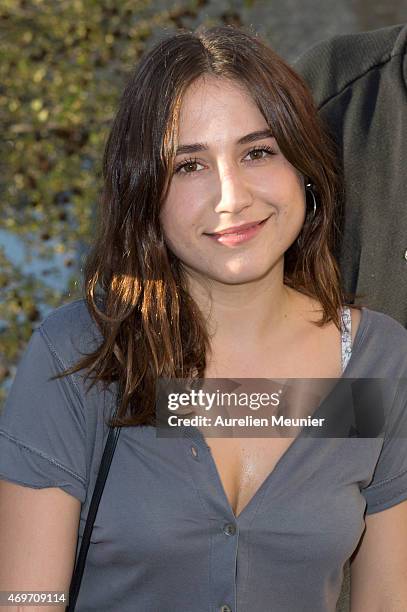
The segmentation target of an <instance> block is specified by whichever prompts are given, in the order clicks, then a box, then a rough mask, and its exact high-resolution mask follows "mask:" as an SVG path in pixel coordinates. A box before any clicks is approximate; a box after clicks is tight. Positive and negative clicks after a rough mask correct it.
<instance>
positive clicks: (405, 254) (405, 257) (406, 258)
mask: <svg viewBox="0 0 407 612" xmlns="http://www.w3.org/2000/svg"><path fill="white" fill-rule="evenodd" d="M404 259H405V260H406V261H407V249H406V250H405V251H404Z"/></svg>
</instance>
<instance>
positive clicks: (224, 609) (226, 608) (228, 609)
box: [219, 604, 232, 612]
mask: <svg viewBox="0 0 407 612" xmlns="http://www.w3.org/2000/svg"><path fill="white" fill-rule="evenodd" d="M219 612H232V608H231V607H230V606H228V605H227V604H223V606H221V607H220V608H219Z"/></svg>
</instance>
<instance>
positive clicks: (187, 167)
mask: <svg viewBox="0 0 407 612" xmlns="http://www.w3.org/2000/svg"><path fill="white" fill-rule="evenodd" d="M197 166H202V164H200V163H199V162H198V160H197V159H186V160H185V161H183V162H181V163H180V164H178V166H176V168H175V170H174V174H193V173H194V172H199V170H198V167H197ZM202 168H203V166H202Z"/></svg>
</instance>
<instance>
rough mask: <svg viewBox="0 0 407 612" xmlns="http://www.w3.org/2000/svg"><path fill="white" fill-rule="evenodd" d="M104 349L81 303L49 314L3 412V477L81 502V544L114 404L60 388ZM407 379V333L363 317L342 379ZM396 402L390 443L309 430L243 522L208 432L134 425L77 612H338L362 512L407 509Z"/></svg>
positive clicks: (122, 445) (112, 477)
mask: <svg viewBox="0 0 407 612" xmlns="http://www.w3.org/2000/svg"><path fill="white" fill-rule="evenodd" d="M98 339H99V340H100V336H99V337H98V332H97V329H96V326H95V325H94V324H93V322H92V320H91V318H90V316H89V313H88V311H87V309H86V305H85V303H84V301H82V300H77V301H75V302H71V303H70V304H67V305H64V306H62V307H60V308H58V309H56V310H55V311H53V312H52V313H51V314H50V315H48V316H47V317H46V318H45V320H44V321H43V322H42V323H41V325H40V326H39V327H38V328H37V330H36V331H35V332H34V334H33V336H32V338H31V340H30V343H29V345H28V347H27V349H26V352H25V354H24V356H23V358H22V360H21V362H20V364H19V367H18V371H17V376H16V379H15V381H14V383H13V386H12V389H11V391H10V394H9V397H8V399H7V402H6V406H5V410H4V413H3V415H2V416H1V418H0V477H1V478H4V479H7V480H10V481H13V482H17V483H19V484H22V485H25V486H29V487H35V488H42V487H60V488H62V489H64V490H65V491H67V492H68V493H69V494H71V495H74V496H75V497H77V498H78V499H79V500H80V501H81V502H82V510H81V520H80V529H79V541H80V538H81V537H82V534H83V529H84V525H85V521H86V516H87V511H88V508H89V503H90V498H91V494H92V491H93V487H94V484H95V480H96V475H97V471H98V468H99V464H100V460H101V455H102V452H103V446H104V443H105V441H106V437H107V433H108V429H107V426H106V424H105V422H104V416H107V414H108V413H110V411H111V410H112V408H113V406H114V400H115V395H114V393H113V392H112V390H111V389H108V390H106V391H103V390H102V389H101V387H100V386H96V387H93V388H92V389H91V390H90V391H89V392H88V394H86V393H85V386H84V381H83V375H82V373H79V374H75V375H72V376H69V377H65V378H62V379H59V380H55V381H48V378H49V377H50V376H51V375H52V374H55V373H57V372H58V371H60V370H61V368H63V367H67V366H68V365H71V364H73V363H74V362H76V361H77V359H78V357H79V353H78V350H81V351H82V352H83V351H87V352H89V350H90V349H91V348H94V346H91V345H92V344H93V342H94V341H98ZM338 350H339V349H338ZM406 376H407V331H406V330H405V329H404V328H403V327H402V326H401V325H400V324H398V323H396V322H395V321H393V320H392V319H390V318H389V317H387V316H386V315H382V314H379V313H376V312H374V311H371V310H368V309H364V310H363V311H362V318H361V322H360V325H359V328H358V331H357V336H356V339H355V343H354V346H353V352H352V356H351V359H350V361H349V363H348V366H347V368H346V370H345V373H344V377H350V378H358V377H366V378H369V377H371V378H373V377H382V378H386V377H388V378H394V379H398V378H401V377H406ZM88 384H89V383H87V385H86V387H87V386H88ZM391 403H392V416H393V420H392V425H391V430H390V429H388V430H387V431H386V435H385V437H384V438H383V437H377V438H365V439H361V438H327V439H323V438H311V437H307V436H303V435H299V436H298V437H297V438H296V439H295V440H294V441H293V442H292V444H291V446H290V447H289V448H288V450H287V451H286V452H285V453H284V454H283V455H282V457H281V458H280V460H279V461H278V463H277V465H276V466H275V468H274V469H273V471H272V472H271V473H270V474H269V475H268V477H267V478H266V479H265V481H264V482H263V483H262V485H261V486H260V488H259V489H258V490H257V492H256V493H255V495H254V496H253V497H252V499H251V500H250V502H249V503H248V504H247V505H246V507H245V508H244V509H243V510H242V512H241V513H240V514H239V515H238V516H235V515H234V513H233V511H232V508H231V506H230V504H229V502H228V499H227V497H226V494H225V491H224V489H223V487H222V483H221V481H220V478H219V474H218V471H217V468H216V465H215V462H214V459H213V457H212V455H211V452H210V448H209V446H208V444H207V440H205V438H204V437H203V435H202V434H201V432H200V431H199V430H198V429H196V428H188V427H185V428H183V429H182V435H180V436H179V437H172V438H165V437H157V435H156V430H155V428H153V427H150V426H142V427H127V428H124V429H123V430H122V432H121V435H120V438H119V441H118V445H117V448H116V451H115V455H114V457H113V461H112V465H111V469H110V473H109V476H108V479H107V482H106V486H105V490H104V492H103V496H102V499H101V502H100V506H99V511H98V514H97V517H96V521H95V525H94V529H93V532H92V537H91V544H90V549H89V553H88V558H87V562H86V567H85V572H84V576H83V581H82V585H81V589H80V592H79V597H78V602H77V608H76V609H77V610H78V611H79V612H91V611H95V612H116V611H117V612H119V611H120V612H134V611H136V612H219V611H223V612H225V611H228V612H264V611H267V612H269V611H273V612H300V611H303V612H309V611H310V610H312V611H313V612H334V610H335V606H336V602H337V599H338V596H339V593H340V588H341V583H342V575H343V566H344V564H345V562H346V560H347V559H348V558H349V557H350V555H351V554H352V552H353V551H354V550H355V548H356V546H357V544H358V542H359V539H360V537H361V535H362V532H363V529H364V526H365V523H364V515H365V511H366V512H367V513H373V512H380V511H381V510H384V509H385V508H389V507H390V506H392V505H395V504H397V503H399V502H401V501H402V500H404V499H407V439H406V438H405V437H402V435H400V432H401V431H403V432H404V435H405V430H406V421H407V414H406V404H407V385H406V384H404V385H403V384H399V385H397V389H396V388H395V389H394V397H393V398H392V399H391ZM397 435H399V437H397Z"/></svg>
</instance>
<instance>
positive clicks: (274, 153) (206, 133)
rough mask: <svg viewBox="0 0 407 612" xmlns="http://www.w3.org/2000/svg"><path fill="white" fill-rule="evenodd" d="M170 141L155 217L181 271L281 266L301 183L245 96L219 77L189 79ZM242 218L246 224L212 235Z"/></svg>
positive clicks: (244, 274) (301, 201)
mask: <svg viewBox="0 0 407 612" xmlns="http://www.w3.org/2000/svg"><path fill="white" fill-rule="evenodd" d="M178 143H179V145H178V153H177V156H176V159H175V173H174V175H173V177H172V179H171V183H170V187H169V192H168V195H167V198H166V199H165V201H164V202H163V205H162V208H161V212H160V221H161V226H162V230H163V233H164V238H165V241H166V244H167V246H168V247H169V248H170V250H171V251H172V252H173V253H174V254H175V255H176V256H177V257H178V258H179V259H180V260H181V262H182V263H183V266H184V268H185V269H186V271H187V272H188V271H189V272H190V274H191V276H193V277H197V276H198V277H204V278H206V279H210V280H213V281H217V282H220V283H226V284H239V283H246V282H249V281H254V280H257V279H260V278H263V277H264V276H265V275H269V274H273V271H278V272H281V269H282V266H283V262H284V253H285V251H286V250H287V249H288V248H289V247H290V245H291V244H292V243H293V242H294V241H295V239H296V237H297V236H298V234H299V232H300V230H301V227H302V225H303V222H304V217H305V193H304V184H303V178H302V176H301V175H300V173H299V172H298V171H297V170H296V169H295V168H294V167H293V166H292V165H291V164H290V163H289V162H288V161H287V160H286V158H285V157H284V155H283V154H282V153H281V152H280V150H279V148H278V145H277V142H276V140H275V138H273V135H272V134H271V133H270V132H269V128H268V125H267V123H266V120H265V119H264V117H263V115H262V114H261V112H260V111H259V110H258V108H257V106H256V105H255V103H254V102H253V100H252V98H251V97H250V96H249V95H248V94H247V93H246V91H245V90H244V89H243V88H242V87H241V86H240V85H239V84H237V83H234V82H231V81H228V80H225V79H220V78H216V77H211V76H205V77H204V78H201V79H199V80H197V81H195V82H194V83H193V84H192V85H191V86H190V87H189V88H188V90H187V92H186V94H185V96H184V98H183V102H182V105H181V109H180V123H179V132H178ZM260 221H262V222H263V223H262V225H257V226H256V227H253V224H258V223H259V222H260ZM243 224H250V225H252V227H251V229H247V230H246V232H245V233H240V234H239V233H238V231H237V230H236V229H234V230H233V233H228V234H224V235H223V237H220V236H219V235H217V232H223V231H224V230H228V232H230V231H231V230H230V229H228V228H231V227H233V226H237V225H243Z"/></svg>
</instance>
